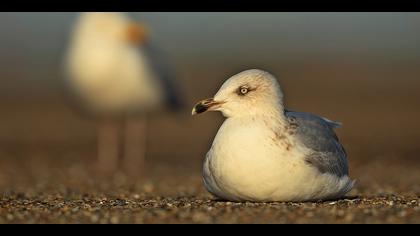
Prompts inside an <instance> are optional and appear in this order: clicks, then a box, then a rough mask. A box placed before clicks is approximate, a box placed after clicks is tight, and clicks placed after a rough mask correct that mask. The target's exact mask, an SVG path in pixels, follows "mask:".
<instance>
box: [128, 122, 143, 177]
mask: <svg viewBox="0 0 420 236" xmlns="http://www.w3.org/2000/svg"><path fill="white" fill-rule="evenodd" d="M124 131H125V132H124V158H123V166H124V168H125V170H126V171H127V172H128V173H129V174H131V175H137V176H144V175H145V170H146V168H145V165H146V160H145V157H146V119H145V118H143V117H142V118H140V119H136V120H134V119H128V120H127V121H126V123H125V130H124Z"/></svg>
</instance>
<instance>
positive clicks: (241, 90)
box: [192, 69, 354, 202]
mask: <svg viewBox="0 0 420 236" xmlns="http://www.w3.org/2000/svg"><path fill="white" fill-rule="evenodd" d="M206 111H220V112H222V113H223V115H224V116H225V117H226V118H227V119H226V120H225V121H224V123H223V124H222V126H221V127H220V129H219V131H218V132H217V135H216V137H215V139H214V141H213V144H212V146H211V148H210V150H209V151H208V153H207V155H206V158H205V161H204V167H203V180H204V185H205V187H206V189H207V190H208V191H209V192H210V193H212V194H213V195H215V196H216V197H218V198H221V199H225V200H230V201H258V202H268V201H311V200H328V199H335V198H340V197H343V196H344V195H345V194H346V193H347V192H349V191H350V190H351V189H352V187H353V184H354V181H352V180H351V179H350V178H349V176H348V164H347V157H346V152H345V150H344V148H343V147H342V146H341V144H340V143H339V140H338V138H337V136H336V134H335V133H334V131H333V129H334V128H336V127H338V126H340V124H339V123H336V122H333V121H330V120H328V119H325V118H322V117H319V116H316V115H313V114H309V113H304V112H293V111H289V110H287V109H285V108H284V105H283V93H282V91H281V88H280V85H279V84H278V82H277V80H276V78H275V77H274V76H273V75H271V74H269V73H268V72H265V71H262V70H257V69H253V70H246V71H243V72H241V73H239V74H237V75H234V76H232V77H231V78H229V79H228V80H227V81H226V82H225V83H224V84H223V85H222V87H221V88H220V89H219V91H218V92H217V93H216V95H215V96H214V98H210V99H206V100H203V101H201V102H199V103H197V104H196V106H195V107H194V108H193V111H192V114H193V115H195V114H198V113H203V112H206Z"/></svg>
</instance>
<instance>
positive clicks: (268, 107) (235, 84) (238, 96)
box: [192, 69, 283, 117]
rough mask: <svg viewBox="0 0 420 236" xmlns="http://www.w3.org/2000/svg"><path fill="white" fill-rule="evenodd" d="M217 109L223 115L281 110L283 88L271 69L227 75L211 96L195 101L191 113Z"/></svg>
mask: <svg viewBox="0 0 420 236" xmlns="http://www.w3.org/2000/svg"><path fill="white" fill-rule="evenodd" d="M205 111H220V112H222V114H223V115H224V116H225V117H239V116H254V115H259V114H269V113H281V112H282V111H283V92H282V90H281V88H280V85H279V83H278V82H277V80H276V78H275V77H274V76H273V75H271V74H270V73H268V72H266V71H263V70H258V69H251V70H246V71H243V72H241V73H239V74H236V75H234V76H232V77H230V78H229V79H228V80H226V82H225V83H224V84H223V85H222V86H221V87H220V89H219V91H218V92H217V93H216V95H215V96H214V97H213V98H209V99H205V100H203V101H200V102H199V103H197V105H196V106H195V107H194V109H193V111H192V114H198V113H203V112H205Z"/></svg>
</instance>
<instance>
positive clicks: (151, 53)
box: [142, 42, 184, 110]
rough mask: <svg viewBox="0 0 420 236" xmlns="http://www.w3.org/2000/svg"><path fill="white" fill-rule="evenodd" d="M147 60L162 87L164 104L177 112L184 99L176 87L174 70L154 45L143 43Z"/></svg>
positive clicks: (178, 87)
mask: <svg viewBox="0 0 420 236" xmlns="http://www.w3.org/2000/svg"><path fill="white" fill-rule="evenodd" d="M142 49H143V50H144V52H145V53H146V55H147V57H148V58H149V62H150V65H151V67H152V69H153V70H154V71H155V73H156V75H157V76H156V77H157V79H158V80H159V81H160V83H161V84H162V86H163V89H164V92H165V96H166V103H167V105H168V106H169V108H170V109H172V110H178V109H180V108H182V107H183V105H184V98H183V97H182V96H181V94H182V93H181V91H180V86H178V85H177V81H176V76H175V72H174V69H173V67H172V65H171V64H169V62H168V60H167V59H166V58H168V57H167V55H165V54H164V53H163V51H161V50H160V49H159V48H158V47H157V46H156V45H154V44H153V43H151V42H147V43H145V45H144V47H143V48H142Z"/></svg>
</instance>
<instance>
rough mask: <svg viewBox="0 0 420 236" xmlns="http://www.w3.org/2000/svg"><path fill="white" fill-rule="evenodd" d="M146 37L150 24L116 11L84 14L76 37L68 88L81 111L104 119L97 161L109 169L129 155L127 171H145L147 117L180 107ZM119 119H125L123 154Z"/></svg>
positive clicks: (68, 61) (68, 59)
mask: <svg viewBox="0 0 420 236" xmlns="http://www.w3.org/2000/svg"><path fill="white" fill-rule="evenodd" d="M147 33H148V32H147V28H146V27H145V25H143V24H139V23H135V22H134V21H132V20H131V19H129V18H128V17H127V16H126V15H125V14H123V13H116V12H112V13H109V12H89V13H82V14H81V15H80V16H79V18H78V20H77V22H76V24H75V26H74V29H73V32H72V36H71V39H70V45H69V49H68V54H67V57H66V72H67V82H68V83H67V84H68V86H69V87H70V88H71V91H72V94H73V95H74V96H73V97H74V98H76V100H77V101H78V102H79V105H80V107H83V108H84V111H85V112H87V113H90V114H93V115H95V116H97V117H100V125H99V128H98V156H99V161H100V166H101V167H103V168H106V169H114V168H115V167H117V166H118V159H119V156H120V155H124V165H125V166H126V167H127V168H129V169H131V170H133V172H138V171H139V170H140V168H142V167H143V170H144V166H143V165H144V164H143V162H144V160H143V159H144V156H145V146H146V137H145V133H146V130H145V128H146V125H145V121H144V117H145V115H147V114H149V113H150V112H154V111H158V110H163V108H168V107H169V106H172V108H173V107H175V106H177V105H178V103H177V100H176V101H175V99H176V98H177V97H176V95H175V91H174V86H173V84H174V83H173V81H171V79H172V78H168V76H167V75H168V74H167V72H168V71H164V70H163V69H161V70H157V69H156V68H157V67H156V65H159V63H161V62H160V61H157V60H155V59H154V58H155V56H156V55H155V54H156V53H155V51H151V48H152V47H151V44H150V43H149V41H148V40H147V36H148V35H147ZM165 73H166V74H165ZM164 74H165V76H163V75H164ZM133 116H135V117H133ZM118 120H126V122H125V128H124V139H123V141H124V149H123V151H122V150H120V147H119V144H120V131H121V130H120V127H119V121H118Z"/></svg>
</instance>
